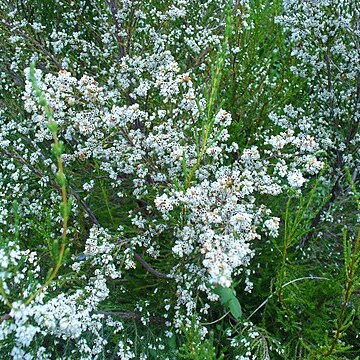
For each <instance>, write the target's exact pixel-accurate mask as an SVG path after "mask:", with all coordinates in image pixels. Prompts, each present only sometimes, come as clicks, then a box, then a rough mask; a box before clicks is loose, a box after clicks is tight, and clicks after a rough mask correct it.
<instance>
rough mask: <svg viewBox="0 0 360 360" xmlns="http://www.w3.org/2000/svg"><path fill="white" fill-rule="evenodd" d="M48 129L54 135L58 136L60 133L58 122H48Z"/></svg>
mask: <svg viewBox="0 0 360 360" xmlns="http://www.w3.org/2000/svg"><path fill="white" fill-rule="evenodd" d="M47 128H48V129H49V130H50V131H51V132H52V133H53V134H54V133H55V134H56V133H57V131H58V128H59V126H58V124H57V123H56V122H54V121H51V122H48V124H47Z"/></svg>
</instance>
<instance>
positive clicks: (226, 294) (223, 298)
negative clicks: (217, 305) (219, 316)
mask: <svg viewBox="0 0 360 360" xmlns="http://www.w3.org/2000/svg"><path fill="white" fill-rule="evenodd" d="M214 292H215V294H217V295H219V297H220V302H221V304H222V305H224V307H225V308H226V309H228V310H229V311H230V313H231V315H232V316H233V317H234V318H235V319H236V320H239V319H240V318H241V316H242V311H241V305H240V302H239V300H238V299H237V297H236V293H235V291H234V290H233V289H231V288H225V287H222V286H218V287H216V288H215V289H214Z"/></svg>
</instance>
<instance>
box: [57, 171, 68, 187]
mask: <svg viewBox="0 0 360 360" xmlns="http://www.w3.org/2000/svg"><path fill="white" fill-rule="evenodd" d="M56 181H57V182H58V184H59V185H60V186H61V187H63V186H65V185H66V177H65V175H64V173H63V172H57V173H56Z"/></svg>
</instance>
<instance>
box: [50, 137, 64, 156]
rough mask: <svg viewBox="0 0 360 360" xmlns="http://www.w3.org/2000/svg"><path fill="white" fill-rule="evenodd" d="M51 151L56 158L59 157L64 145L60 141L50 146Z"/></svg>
mask: <svg viewBox="0 0 360 360" xmlns="http://www.w3.org/2000/svg"><path fill="white" fill-rule="evenodd" d="M52 150H53V152H54V155H55V156H56V157H60V156H61V155H62V153H63V152H64V144H63V142H62V141H59V142H58V143H57V144H53V145H52Z"/></svg>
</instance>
